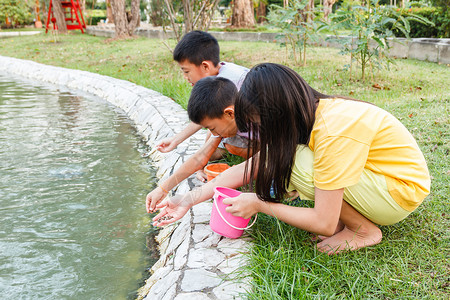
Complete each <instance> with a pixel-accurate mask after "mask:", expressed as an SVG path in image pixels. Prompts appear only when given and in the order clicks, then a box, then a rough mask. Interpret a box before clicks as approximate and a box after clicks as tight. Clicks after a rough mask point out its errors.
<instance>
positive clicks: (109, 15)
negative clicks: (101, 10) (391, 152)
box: [105, 0, 114, 23]
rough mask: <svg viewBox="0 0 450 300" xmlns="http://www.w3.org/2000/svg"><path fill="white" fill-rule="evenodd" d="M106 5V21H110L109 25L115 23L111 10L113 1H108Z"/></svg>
mask: <svg viewBox="0 0 450 300" xmlns="http://www.w3.org/2000/svg"><path fill="white" fill-rule="evenodd" d="M105 4H106V20H107V21H108V23H114V16H113V13H112V8H111V0H106V1H105Z"/></svg>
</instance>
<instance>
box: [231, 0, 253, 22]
mask: <svg viewBox="0 0 450 300" xmlns="http://www.w3.org/2000/svg"><path fill="white" fill-rule="evenodd" d="M231 26H233V27H238V28H249V27H253V26H255V16H254V15H253V1H252V0H235V1H234V7H233V18H232V22H231Z"/></svg>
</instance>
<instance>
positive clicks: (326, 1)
mask: <svg viewBox="0 0 450 300" xmlns="http://www.w3.org/2000/svg"><path fill="white" fill-rule="evenodd" d="M334 3H336V0H323V17H324V19H325V21H326V22H328V15H329V14H330V13H331V11H332V8H333V4H334Z"/></svg>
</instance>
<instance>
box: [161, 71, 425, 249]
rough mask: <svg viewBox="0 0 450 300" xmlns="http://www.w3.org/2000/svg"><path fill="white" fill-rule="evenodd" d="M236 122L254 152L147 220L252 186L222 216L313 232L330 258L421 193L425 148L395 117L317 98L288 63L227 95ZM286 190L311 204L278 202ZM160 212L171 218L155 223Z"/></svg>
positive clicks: (394, 217)
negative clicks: (216, 191) (263, 217)
mask: <svg viewBox="0 0 450 300" xmlns="http://www.w3.org/2000/svg"><path fill="white" fill-rule="evenodd" d="M235 119H236V123H237V126H238V128H239V130H241V131H245V132H252V133H254V134H253V136H250V144H249V151H250V150H252V149H253V150H255V149H260V150H259V153H258V154H257V155H255V156H254V157H253V158H252V159H250V160H248V161H247V162H244V163H242V164H241V165H238V166H235V167H233V168H230V169H229V170H227V171H226V172H224V173H222V175H221V176H219V177H217V179H216V180H214V181H212V182H210V183H207V184H206V185H204V186H202V187H201V188H200V189H199V190H194V191H191V192H190V193H188V194H186V195H184V196H183V197H175V198H172V199H168V200H166V201H164V202H163V203H161V204H160V206H159V208H161V212H160V214H159V215H158V216H156V217H155V220H156V221H155V225H165V224H168V223H172V222H174V221H175V220H177V219H179V218H181V217H182V216H183V215H184V214H185V213H186V211H187V210H188V209H189V208H190V207H192V206H193V205H195V204H197V203H199V202H202V201H205V200H207V199H209V198H211V197H212V195H213V188H214V187H215V186H227V187H231V188H236V187H239V186H242V185H243V184H246V183H249V182H254V183H255V193H243V194H241V195H240V196H238V197H236V198H229V199H225V200H224V203H225V204H229V205H230V206H229V207H228V208H227V211H228V212H230V213H232V214H234V215H236V216H241V217H244V218H249V217H250V216H252V215H254V214H256V213H258V212H262V213H265V214H268V215H271V216H274V217H276V218H278V219H279V220H281V221H284V222H286V223H288V224H291V225H293V226H296V227H298V228H301V229H304V230H307V231H310V232H313V233H316V234H318V235H319V237H320V238H321V240H322V241H321V242H320V243H318V244H317V247H318V249H319V250H320V251H322V252H326V253H329V254H334V253H338V252H340V251H343V250H356V249H358V248H361V247H367V246H371V245H375V244H377V243H379V242H380V241H381V238H382V233H381V231H380V229H379V228H378V226H377V225H390V224H394V223H397V222H399V221H400V220H402V219H404V218H406V217H407V216H408V215H409V214H410V213H411V212H412V211H413V210H414V209H415V208H417V206H418V205H420V203H421V202H422V201H423V199H424V198H425V197H426V196H427V195H428V193H429V190H430V176H429V173H428V169H427V165H426V162H425V159H424V157H423V154H422V152H421V151H420V149H419V147H418V145H417V143H416V141H415V140H414V138H413V137H412V135H411V134H410V133H409V132H408V130H407V129H406V128H405V127H404V126H403V125H402V124H401V123H400V122H399V121H398V120H397V119H396V118H395V117H394V116H392V115H391V114H389V113H388V112H386V111H384V110H382V109H380V108H378V107H376V106H374V105H372V104H369V103H365V102H361V101H357V100H348V99H341V98H336V97H332V96H328V95H325V94H321V93H319V92H317V91H316V90H314V89H313V88H311V87H310V86H309V85H308V84H307V83H306V82H305V81H304V80H303V78H301V77H300V76H299V75H298V74H297V73H296V72H294V71H293V70H291V69H289V68H288V67H285V66H282V65H277V64H270V63H266V64H260V65H258V66H255V67H254V68H253V69H252V70H251V71H250V72H249V73H248V75H247V77H246V79H245V81H244V83H243V85H242V87H241V90H240V91H239V95H238V97H237V99H236V100H235ZM253 153H256V151H255V152H253ZM250 186H251V185H250ZM292 192H297V193H298V194H299V195H300V197H301V198H302V199H310V200H314V207H312V208H306V207H293V206H288V205H285V204H282V203H280V200H282V199H284V198H286V196H287V195H289V194H290V193H292ZM164 215H169V216H170V217H171V219H169V220H164V221H161V222H160V221H158V220H159V218H160V217H162V216H164Z"/></svg>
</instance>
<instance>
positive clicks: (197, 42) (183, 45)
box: [173, 30, 220, 66]
mask: <svg viewBox="0 0 450 300" xmlns="http://www.w3.org/2000/svg"><path fill="white" fill-rule="evenodd" d="M173 59H174V60H175V61H177V62H183V61H185V60H188V61H189V62H190V63H193V64H194V65H196V66H199V65H201V64H202V61H208V60H209V61H211V62H212V63H213V64H214V66H217V64H218V63H219V62H220V48H219V43H218V42H217V40H216V38H215V37H213V36H212V35H211V34H209V33H207V32H204V31H199V30H195V31H191V32H188V33H186V34H185V35H184V36H183V38H182V39H181V41H179V42H178V44H177V46H176V47H175V50H174V51H173Z"/></svg>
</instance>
